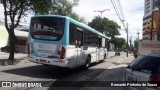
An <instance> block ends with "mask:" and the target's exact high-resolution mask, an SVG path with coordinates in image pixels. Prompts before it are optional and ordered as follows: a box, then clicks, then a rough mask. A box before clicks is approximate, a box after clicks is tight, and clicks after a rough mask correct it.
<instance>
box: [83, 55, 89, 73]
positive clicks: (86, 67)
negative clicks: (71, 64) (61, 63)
mask: <svg viewBox="0 0 160 90" xmlns="http://www.w3.org/2000/svg"><path fill="white" fill-rule="evenodd" d="M90 63H91V59H90V57H89V56H87V58H86V63H85V65H84V69H85V70H87V69H88V68H89V67H90Z"/></svg>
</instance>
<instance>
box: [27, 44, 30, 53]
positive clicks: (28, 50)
mask: <svg viewBox="0 0 160 90" xmlns="http://www.w3.org/2000/svg"><path fill="white" fill-rule="evenodd" d="M27 53H28V55H30V44H29V43H28V45H27Z"/></svg>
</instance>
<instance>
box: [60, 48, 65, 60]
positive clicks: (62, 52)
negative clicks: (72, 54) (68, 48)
mask: <svg viewBox="0 0 160 90" xmlns="http://www.w3.org/2000/svg"><path fill="white" fill-rule="evenodd" d="M64 57H65V48H64V47H63V46H62V48H61V53H60V59H64Z"/></svg>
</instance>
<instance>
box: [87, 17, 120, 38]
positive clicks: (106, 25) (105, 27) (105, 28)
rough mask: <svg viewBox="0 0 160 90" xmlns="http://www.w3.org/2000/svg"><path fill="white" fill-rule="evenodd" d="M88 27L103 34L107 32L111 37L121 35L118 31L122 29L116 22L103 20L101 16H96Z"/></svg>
mask: <svg viewBox="0 0 160 90" xmlns="http://www.w3.org/2000/svg"><path fill="white" fill-rule="evenodd" d="M88 25H89V26H90V27H92V28H94V29H96V30H98V31H100V32H102V33H103V32H106V35H107V36H109V37H115V36H116V35H120V33H119V31H118V29H120V28H121V27H120V26H119V25H118V24H117V23H116V22H114V21H112V20H109V19H108V18H105V17H104V18H101V17H99V16H96V17H95V18H94V19H93V20H92V22H90V23H89V24H88Z"/></svg>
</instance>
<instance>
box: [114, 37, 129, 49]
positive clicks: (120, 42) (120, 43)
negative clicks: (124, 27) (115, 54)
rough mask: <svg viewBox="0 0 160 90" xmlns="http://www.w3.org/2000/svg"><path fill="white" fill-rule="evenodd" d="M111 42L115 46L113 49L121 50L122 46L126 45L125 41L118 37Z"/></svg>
mask: <svg viewBox="0 0 160 90" xmlns="http://www.w3.org/2000/svg"><path fill="white" fill-rule="evenodd" d="M111 42H112V43H113V44H114V46H115V49H118V48H119V49H122V48H123V46H124V45H126V44H125V43H126V41H125V39H124V38H118V37H115V38H113V39H112V40H111Z"/></svg>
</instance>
